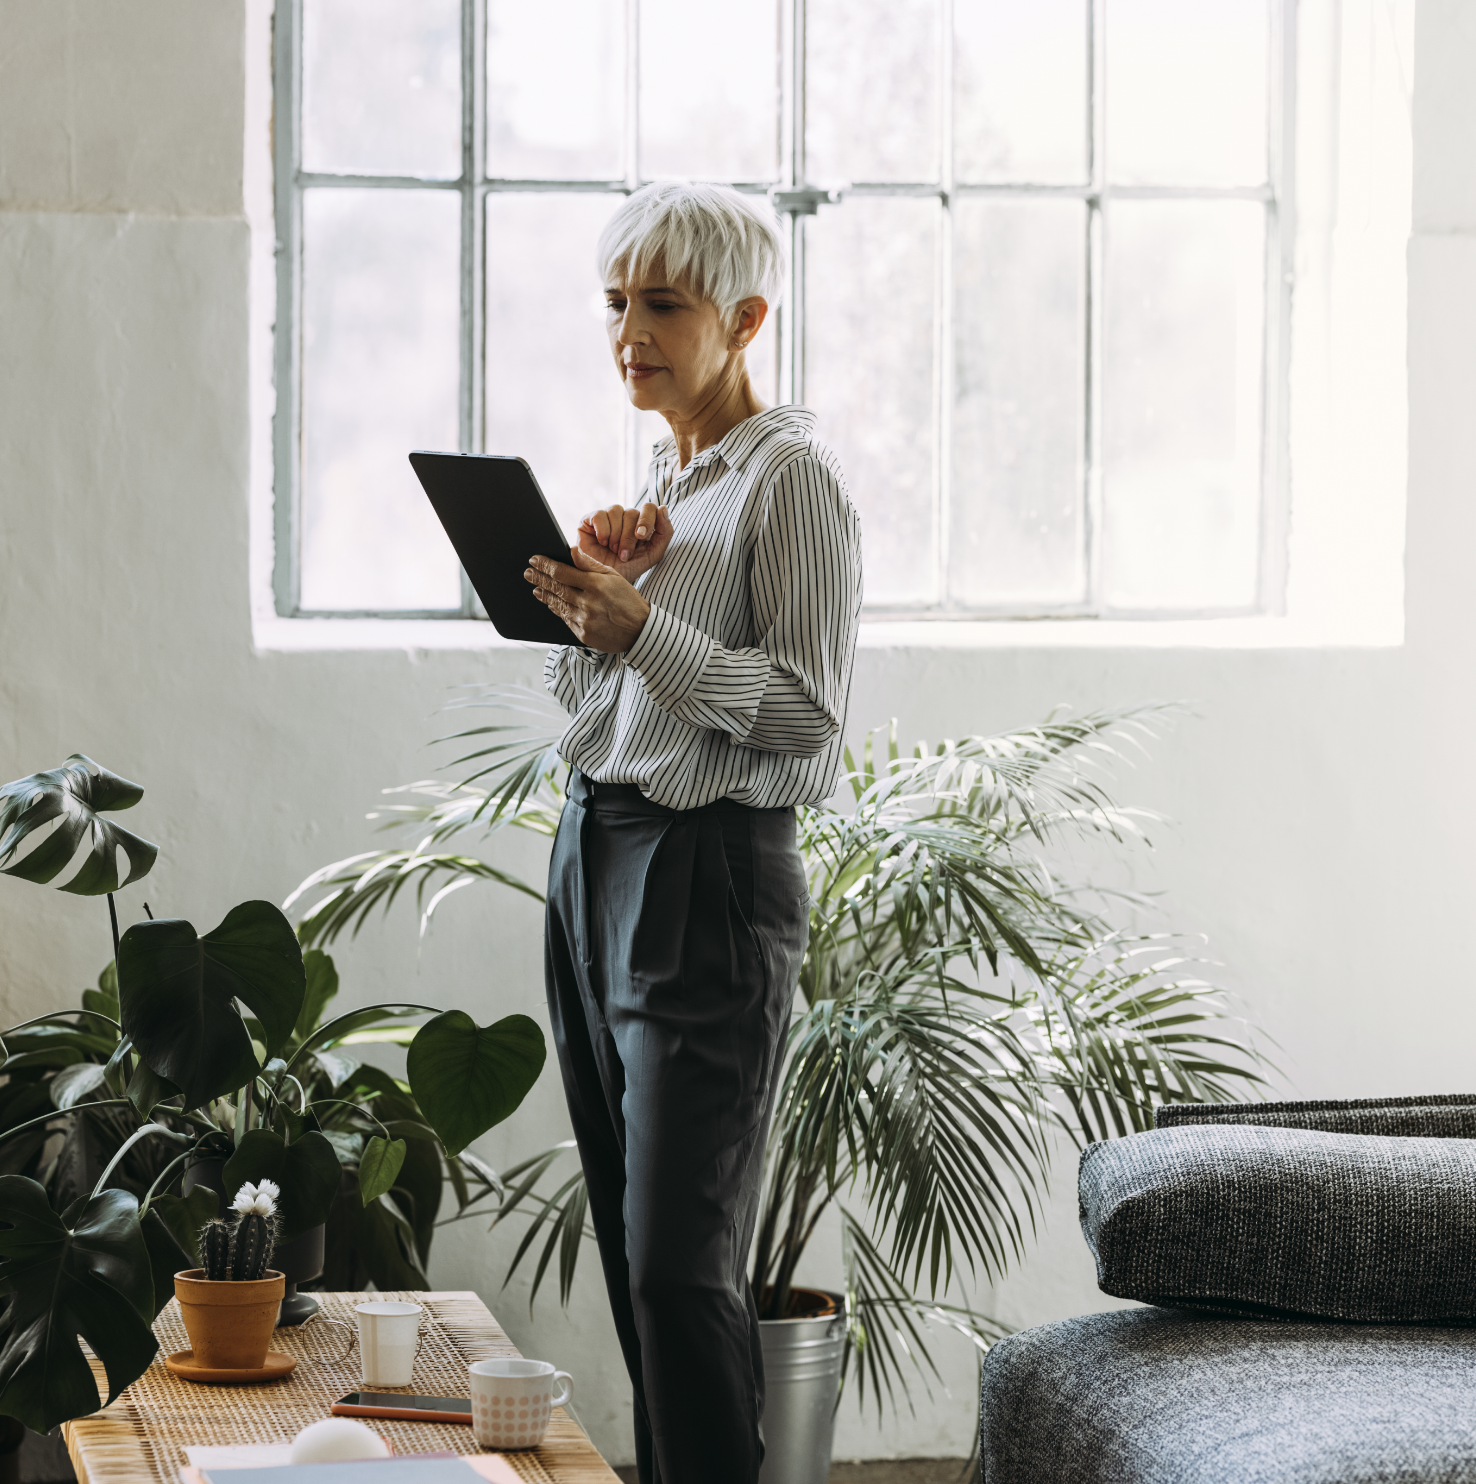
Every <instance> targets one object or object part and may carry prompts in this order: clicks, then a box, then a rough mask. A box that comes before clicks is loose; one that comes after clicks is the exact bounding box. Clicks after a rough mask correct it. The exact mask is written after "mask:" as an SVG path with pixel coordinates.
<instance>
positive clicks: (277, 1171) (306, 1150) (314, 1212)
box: [224, 1128, 340, 1242]
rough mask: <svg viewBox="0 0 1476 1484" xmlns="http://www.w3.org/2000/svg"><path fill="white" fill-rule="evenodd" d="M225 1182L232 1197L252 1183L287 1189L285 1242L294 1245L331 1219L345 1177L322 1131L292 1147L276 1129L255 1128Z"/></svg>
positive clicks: (228, 1165) (238, 1149) (284, 1194)
mask: <svg viewBox="0 0 1476 1484" xmlns="http://www.w3.org/2000/svg"><path fill="white" fill-rule="evenodd" d="M224 1179H225V1188H226V1195H227V1198H228V1199H230V1198H233V1197H234V1195H235V1193H236V1192H237V1191H238V1190H239V1189H240V1188H241V1187H242V1186H243V1185H245V1184H246V1183H247V1182H248V1181H249V1182H250V1183H251V1184H252V1185H260V1184H261V1182H262V1181H263V1180H275V1181H276V1182H277V1185H278V1186H279V1187H280V1189H281V1191H282V1200H281V1206H280V1210H281V1216H282V1241H284V1242H290V1241H291V1240H292V1239H293V1238H294V1237H300V1236H301V1235H302V1234H303V1232H305V1231H307V1230H308V1229H309V1228H310V1227H314V1226H317V1225H318V1224H319V1222H322V1221H326V1220H327V1219H328V1210H329V1208H330V1207H331V1206H332V1204H333V1197H334V1195H335V1194H336V1193H337V1191H338V1183H339V1179H340V1173H339V1164H338V1155H337V1154H336V1153H335V1151H334V1148H333V1145H332V1144H331V1143H329V1141H328V1140H327V1139H326V1138H325V1137H324V1136H323V1135H322V1134H320V1133H306V1134H304V1135H303V1136H302V1137H301V1138H300V1139H295V1140H293V1142H292V1143H291V1144H287V1143H284V1142H283V1140H282V1136H281V1134H278V1133H273V1132H272V1130H271V1129H268V1128H254V1129H252V1130H251V1131H250V1133H248V1134H245V1135H243V1136H242V1139H241V1142H240V1143H239V1144H238V1145H237V1146H236V1152H235V1153H234V1154H233V1155H231V1157H230V1158H229V1159H228V1160H227V1161H226V1166H225V1171H224Z"/></svg>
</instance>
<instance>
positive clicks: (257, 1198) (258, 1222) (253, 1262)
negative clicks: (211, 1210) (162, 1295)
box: [200, 1180, 280, 1283]
mask: <svg viewBox="0 0 1476 1484" xmlns="http://www.w3.org/2000/svg"><path fill="white" fill-rule="evenodd" d="M279 1194H280V1191H279V1190H278V1189H277V1187H276V1185H275V1184H274V1183H273V1182H272V1181H270V1180H263V1181H262V1182H261V1184H260V1185H259V1186H258V1185H243V1186H242V1187H241V1188H240V1190H238V1191H237V1192H236V1198H235V1200H234V1201H233V1202H232V1203H231V1212H230V1214H229V1215H228V1216H227V1218H226V1219H225V1220H224V1221H207V1222H206V1223H205V1225H204V1226H203V1227H201V1228H200V1265H201V1267H203V1268H204V1269H205V1276H206V1277H207V1278H209V1279H212V1280H214V1281H215V1282H223V1281H225V1282H236V1283H241V1282H247V1283H249V1282H251V1281H253V1280H255V1279H257V1278H264V1277H265V1276H266V1273H267V1268H268V1267H269V1266H270V1265H271V1260H272V1251H273V1249H274V1248H275V1247H276V1245H277V1234H278V1231H279V1230H280V1227H279V1224H278V1217H277V1196H278V1195H279Z"/></svg>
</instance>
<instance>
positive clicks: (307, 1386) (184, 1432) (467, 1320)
mask: <svg viewBox="0 0 1476 1484" xmlns="http://www.w3.org/2000/svg"><path fill="white" fill-rule="evenodd" d="M314 1297H315V1298H317V1299H318V1300H319V1301H320V1303H321V1304H322V1311H323V1312H322V1318H328V1319H337V1320H340V1321H343V1322H346V1323H349V1324H352V1323H353V1319H354V1314H353V1306H354V1305H355V1304H357V1303H363V1302H364V1300H365V1299H366V1298H375V1299H381V1298H383V1299H409V1300H411V1301H412V1302H414V1303H419V1304H424V1305H425V1308H426V1310H427V1316H426V1321H425V1324H424V1338H423V1340H422V1343H421V1348H420V1354H419V1356H418V1357H417V1359H416V1362H415V1383H414V1385H412V1386H405V1387H399V1388H396V1387H390V1386H376V1387H375V1388H374V1390H375V1391H384V1392H390V1391H394V1390H401V1391H406V1392H419V1393H420V1394H422V1395H425V1396H466V1395H467V1394H468V1387H467V1376H466V1368H467V1366H468V1365H469V1364H470V1363H471V1362H472V1361H474V1360H486V1359H489V1358H490V1357H492V1356H498V1355H517V1354H518V1350H517V1347H516V1346H515V1345H514V1344H513V1343H512V1341H511V1340H509V1339H508V1337H507V1336H506V1334H504V1333H503V1331H502V1327H501V1325H499V1324H498V1323H497V1321H496V1319H494V1318H493V1317H492V1314H491V1311H490V1310H488V1308H487V1306H486V1305H485V1304H484V1303H483V1302H482V1301H481V1299H479V1298H478V1297H477V1296H476V1294H475V1293H471V1292H456V1291H449V1292H439V1293H383V1294H379V1293H376V1294H363V1293H320V1294H315V1295H314ZM322 1318H315V1319H312V1320H309V1321H308V1323H307V1324H305V1325H303V1326H301V1327H300V1328H298V1329H279V1330H277V1331H276V1334H275V1336H274V1338H273V1340H272V1348H273V1349H274V1350H284V1351H286V1352H287V1353H288V1354H290V1355H293V1356H296V1357H297V1362H298V1363H297V1369H296V1370H295V1371H293V1372H292V1374H291V1375H289V1376H286V1377H284V1378H283V1379H282V1380H280V1381H272V1382H268V1383H266V1384H265V1385H258V1386H199V1385H196V1384H194V1383H193V1382H189V1381H182V1380H180V1379H179V1377H177V1376H175V1375H173V1374H171V1373H170V1372H169V1371H167V1370H165V1368H164V1357H165V1356H166V1355H169V1354H172V1353H173V1352H175V1351H178V1350H184V1349H186V1348H187V1347H188V1345H189V1340H188V1339H187V1338H186V1336H185V1331H184V1323H183V1321H182V1320H181V1319H180V1314H179V1304H178V1302H177V1301H174V1300H171V1302H170V1304H169V1307H168V1308H166V1309H165V1310H164V1312H163V1313H162V1314H160V1316H159V1317H158V1319H157V1320H155V1321H154V1333H155V1335H157V1336H158V1339H159V1354H158V1357H157V1358H156V1359H155V1361H154V1363H153V1365H151V1366H150V1367H149V1368H148V1370H146V1371H145V1372H144V1373H143V1375H142V1376H140V1377H139V1379H138V1380H137V1381H135V1382H134V1383H133V1385H132V1386H130V1387H128V1388H127V1390H125V1391H124V1392H123V1393H122V1394H121V1395H120V1396H119V1397H118V1399H117V1401H115V1402H114V1403H113V1405H112V1406H111V1407H107V1408H105V1409H104V1410H102V1411H99V1412H94V1413H93V1414H92V1416H90V1417H81V1418H78V1419H77V1421H75V1422H68V1423H66V1424H65V1425H64V1426H63V1429H62V1431H63V1435H64V1436H65V1438H66V1443H67V1451H68V1452H69V1453H70V1454H71V1456H72V1464H73V1467H75V1469H76V1470H77V1478H78V1480H79V1484H179V1470H180V1469H181V1468H182V1467H183V1466H184V1465H185V1463H186V1461H187V1460H186V1458H185V1451H184V1450H185V1448H186V1446H191V1445H195V1444H217V1445H219V1444H242V1443H286V1442H290V1441H291V1440H292V1437H293V1435H294V1434H295V1433H296V1432H297V1431H298V1430H299V1429H300V1428H303V1427H305V1426H306V1425H307V1424H308V1423H309V1422H315V1421H317V1420H318V1418H320V1417H326V1416H327V1415H328V1408H329V1407H330V1406H331V1405H332V1404H333V1403H334V1402H336V1401H337V1400H338V1399H339V1398H340V1397H341V1396H345V1395H347V1393H349V1392H350V1391H357V1390H358V1389H359V1385H360V1382H359V1363H358V1362H359V1357H358V1352H357V1348H355V1349H354V1351H352V1352H351V1353H350V1354H349V1356H348V1357H347V1359H345V1360H343V1361H337V1360H336V1359H335V1358H336V1357H337V1356H338V1355H340V1354H341V1353H342V1352H343V1349H344V1342H345V1340H346V1338H347V1336H346V1335H345V1334H344V1332H343V1331H342V1330H340V1329H336V1328H335V1327H334V1326H332V1325H328V1324H324V1323H323V1322H322ZM92 1364H93V1369H94V1371H96V1372H97V1374H98V1375H99V1377H101V1375H102V1368H101V1366H100V1365H99V1363H98V1362H97V1361H96V1360H94V1361H93V1363H92ZM100 1394H101V1395H103V1396H106V1395H107V1389H106V1385H104V1386H103V1389H102V1391H101V1393H100ZM370 1425H371V1426H372V1427H374V1429H375V1430H376V1431H378V1432H382V1433H383V1434H384V1435H385V1437H387V1438H388V1439H389V1440H390V1442H391V1443H392V1445H393V1446H394V1449H395V1451H396V1452H397V1453H431V1452H435V1451H437V1450H447V1451H450V1452H454V1453H476V1452H478V1451H479V1449H478V1447H477V1440H476V1438H475V1437H474V1436H473V1434H472V1430H471V1428H469V1427H462V1426H457V1425H455V1424H451V1423H436V1422H394V1421H391V1420H389V1419H387V1418H384V1419H380V1418H376V1419H374V1421H373V1422H371V1424H370ZM504 1456H505V1457H506V1459H507V1461H508V1463H509V1464H510V1465H511V1466H512V1468H513V1470H514V1472H516V1473H517V1474H518V1476H519V1477H520V1478H522V1479H526V1480H529V1481H530V1484H616V1479H615V1475H614V1474H613V1473H612V1472H611V1470H610V1467H609V1465H608V1464H606V1462H605V1461H604V1459H603V1458H601V1457H600V1455H599V1453H598V1452H597V1451H596V1449H595V1446H594V1444H593V1443H591V1442H590V1441H589V1439H588V1438H587V1437H586V1436H585V1435H584V1431H583V1429H582V1428H580V1426H579V1425H578V1424H577V1423H576V1422H575V1421H574V1419H573V1418H572V1417H570V1416H569V1415H568V1414H567V1413H566V1412H565V1411H564V1410H563V1409H562V1408H557V1409H555V1411H554V1414H553V1421H552V1422H551V1423H550V1424H549V1429H548V1434H547V1436H545V1438H544V1440H543V1445H542V1447H539V1448H535V1449H530V1450H527V1451H523V1452H510V1453H507V1454H505V1455H504Z"/></svg>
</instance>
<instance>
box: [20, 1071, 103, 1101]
mask: <svg viewBox="0 0 1476 1484" xmlns="http://www.w3.org/2000/svg"><path fill="white" fill-rule="evenodd" d="M7 1070H10V1069H9V1068H7ZM106 1076H107V1068H106V1067H104V1066H102V1065H100V1064H99V1063H98V1062H95V1061H84V1062H80V1063H78V1064H77V1065H76V1066H71V1067H63V1068H62V1069H61V1071H59V1072H58V1073H57V1074H56V1076H55V1077H53V1078H52V1079H51V1101H52V1102H53V1103H54V1104H55V1105H56V1106H57V1107H58V1108H75V1107H76V1106H77V1104H78V1103H85V1102H88V1101H89V1100H90V1099H91V1097H92V1095H93V1093H95V1092H96V1091H97V1090H98V1088H100V1087H101V1086H102V1085H103V1081H104V1079H105V1078H106Z"/></svg>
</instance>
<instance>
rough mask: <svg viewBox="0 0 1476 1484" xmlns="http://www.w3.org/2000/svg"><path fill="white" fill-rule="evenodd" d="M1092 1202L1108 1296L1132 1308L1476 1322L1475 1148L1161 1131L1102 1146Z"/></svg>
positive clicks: (1456, 1142) (1286, 1133)
mask: <svg viewBox="0 0 1476 1484" xmlns="http://www.w3.org/2000/svg"><path fill="white" fill-rule="evenodd" d="M1078 1190H1079V1194H1080V1204H1081V1228H1082V1233H1083V1235H1084V1236H1085V1237H1086V1240H1087V1245H1088V1246H1089V1247H1090V1248H1091V1250H1092V1254H1093V1256H1094V1257H1095V1258H1096V1260H1097V1282H1098V1284H1099V1285H1100V1287H1101V1288H1102V1290H1103V1291H1104V1292H1105V1293H1111V1294H1115V1295H1117V1296H1118V1297H1119V1298H1130V1299H1140V1300H1142V1301H1143V1302H1145V1303H1150V1304H1162V1305H1169V1306H1172V1307H1186V1308H1195V1309H1209V1310H1215V1311H1219V1312H1223V1313H1232V1314H1237V1313H1238V1314H1266V1313H1271V1314H1282V1315H1307V1316H1314V1317H1318V1318H1324V1319H1341V1320H1357V1321H1362V1322H1365V1323H1453V1322H1455V1323H1471V1322H1476V1141H1471V1140H1466V1139H1395V1138H1385V1137H1382V1136H1378V1135H1358V1134H1328V1133H1320V1132H1314V1131H1310V1130H1305V1129H1282V1128H1259V1127H1246V1126H1235V1125H1225V1126H1220V1125H1209V1126H1203V1127H1189V1128H1168V1129H1155V1130H1154V1131H1152V1132H1151V1133H1145V1134H1133V1135H1131V1136H1130V1137H1128V1138H1125V1139H1112V1140H1109V1141H1108V1142H1106V1143H1102V1144H1091V1145H1088V1147H1087V1148H1086V1149H1085V1150H1084V1151H1083V1153H1082V1157H1081V1169H1080V1177H1079V1181H1078Z"/></svg>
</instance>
